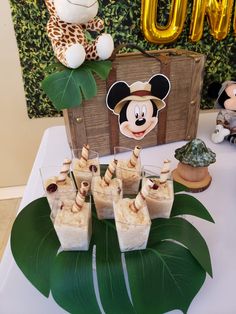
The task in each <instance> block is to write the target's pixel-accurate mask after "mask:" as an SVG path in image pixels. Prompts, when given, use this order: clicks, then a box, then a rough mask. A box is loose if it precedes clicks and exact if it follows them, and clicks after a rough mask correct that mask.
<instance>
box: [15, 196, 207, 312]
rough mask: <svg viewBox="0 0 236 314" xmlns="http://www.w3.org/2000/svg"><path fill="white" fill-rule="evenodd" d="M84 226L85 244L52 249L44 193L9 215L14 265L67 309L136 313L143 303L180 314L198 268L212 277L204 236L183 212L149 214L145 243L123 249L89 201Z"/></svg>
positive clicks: (198, 278)
mask: <svg viewBox="0 0 236 314" xmlns="http://www.w3.org/2000/svg"><path fill="white" fill-rule="evenodd" d="M182 201H183V202H184V198H183V199H182ZM190 206H191V202H190ZM92 230H93V236H92V239H91V243H90V249H89V250H88V251H86V252H61V253H59V254H57V252H58V248H59V242H58V240H57V237H56V233H55V231H54V229H53V226H52V223H51V220H50V208H49V205H48V202H47V200H46V198H41V199H38V200H36V201H34V202H32V203H30V204H29V205H28V206H26V207H25V208H24V209H23V210H22V211H21V212H20V214H19V215H18V216H17V218H16V220H15V222H14V226H13V230H12V235H11V247H12V252H13V256H14V258H15V260H16V262H17V264H18V266H19V267H20V269H21V270H22V271H23V273H24V274H25V276H26V277H27V278H28V279H29V280H30V282H31V283H32V284H33V285H34V286H35V287H36V288H37V289H38V290H39V291H40V292H42V293H43V294H44V295H45V296H48V295H49V291H50V290H51V292H52V295H53V297H54V299H55V301H56V302H57V303H58V304H59V305H60V306H61V307H62V308H64V309H65V310H66V311H68V312H70V313H78V314H83V313H84V314H86V313H94V314H96V313H100V312H101V307H102V308H103V309H104V311H105V313H106V314H110V313H111V314H113V313H114V314H116V313H117V314H118V313H126V314H129V313H130V314H133V313H138V314H139V313H140V314H141V313H146V310H147V306H148V313H150V314H151V313H163V312H166V311H170V310H172V309H180V310H182V311H183V312H184V313H185V312H186V311H187V309H188V307H189V304H190V303H191V301H192V299H193V298H194V296H195V295H196V293H197V292H198V290H199V289H200V288H201V286H202V284H203V282H204V280H205V276H206V272H208V273H209V274H210V275H211V276H212V269H211V262H210V256H209V252H208V248H207V246H206V243H205V241H204V239H203V238H202V237H201V235H200V233H199V232H198V231H197V230H196V229H195V228H194V227H193V226H192V225H191V224H190V223H189V222H187V221H186V220H185V219H183V218H170V219H155V220H153V221H152V225H151V232H150V235H149V241H148V246H147V249H146V250H142V251H133V252H127V253H125V254H121V252H120V249H119V243H118V238H117V233H116V228H115V223H114V221H113V220H103V221H100V220H98V219H97V216H96V213H95V208H93V229H92ZM29 234H30V235H31V236H30V237H29V236H28V235H29ZM172 240H173V241H172ZM93 249H94V250H93ZM167 295H168V296H169V297H168V298H167V297H166V296H167Z"/></svg>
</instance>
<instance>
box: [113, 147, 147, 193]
mask: <svg viewBox="0 0 236 314" xmlns="http://www.w3.org/2000/svg"><path fill="white" fill-rule="evenodd" d="M132 153H133V150H132V149H129V148H125V147H120V146H115V147H114V159H116V160H117V167H116V177H117V178H118V179H121V180H122V186H123V194H124V195H125V194H137V193H138V190H139V186H140V180H141V159H140V157H139V158H138V160H137V163H136V165H135V166H134V167H130V166H129V161H130V158H131V155H132Z"/></svg>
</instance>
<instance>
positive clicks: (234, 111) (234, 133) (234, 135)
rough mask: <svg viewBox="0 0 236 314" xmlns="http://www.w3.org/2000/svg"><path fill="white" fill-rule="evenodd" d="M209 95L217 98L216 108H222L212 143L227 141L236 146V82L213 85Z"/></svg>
mask: <svg viewBox="0 0 236 314" xmlns="http://www.w3.org/2000/svg"><path fill="white" fill-rule="evenodd" d="M209 95H210V96H211V97H212V98H216V102H215V107H216V108H220V111H219V113H218V115H217V118H216V127H215V130H214V132H213V133H212V136H211V139H212V141H213V142H214V143H221V142H223V141H224V140H227V141H229V142H230V143H232V144H236V81H225V82H224V83H223V84H220V83H217V82H215V83H213V84H212V85H211V86H210V87H209Z"/></svg>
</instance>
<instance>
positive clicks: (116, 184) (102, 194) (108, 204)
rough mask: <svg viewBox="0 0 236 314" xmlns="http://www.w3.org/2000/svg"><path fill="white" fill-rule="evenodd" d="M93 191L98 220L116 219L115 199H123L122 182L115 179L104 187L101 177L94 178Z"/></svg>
mask: <svg viewBox="0 0 236 314" xmlns="http://www.w3.org/2000/svg"><path fill="white" fill-rule="evenodd" d="M91 189H92V194H93V200H94V203H95V208H96V212H97V216H98V219H114V210H113V198H117V199H120V198H122V181H121V180H120V179H117V178H113V179H112V180H111V182H110V184H109V185H104V184H103V182H102V178H101V177H100V176H94V177H93V180H92V188H91Z"/></svg>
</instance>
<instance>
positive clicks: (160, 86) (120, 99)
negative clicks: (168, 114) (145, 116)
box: [106, 74, 170, 115]
mask: <svg viewBox="0 0 236 314" xmlns="http://www.w3.org/2000/svg"><path fill="white" fill-rule="evenodd" d="M169 91H170V82H169V79H168V78H167V77H166V76H165V75H163V74H156V75H154V76H152V77H151V78H150V80H149V81H148V82H140V81H137V82H135V83H133V84H131V85H130V86H129V85H128V84H127V83H126V82H124V81H118V82H115V83H114V84H113V85H112V86H111V87H110V89H109V90H108V93H107V98H106V103H107V106H108V107H109V108H110V109H111V110H113V112H114V113H115V114H117V115H119V114H120V112H121V110H122V108H123V107H124V105H125V104H126V103H127V102H128V101H134V100H136V101H147V100H152V101H153V103H154V104H155V105H156V107H157V109H158V110H161V109H163V108H164V107H165V106H166V104H165V102H164V99H165V98H166V97H167V96H168V94H169Z"/></svg>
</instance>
